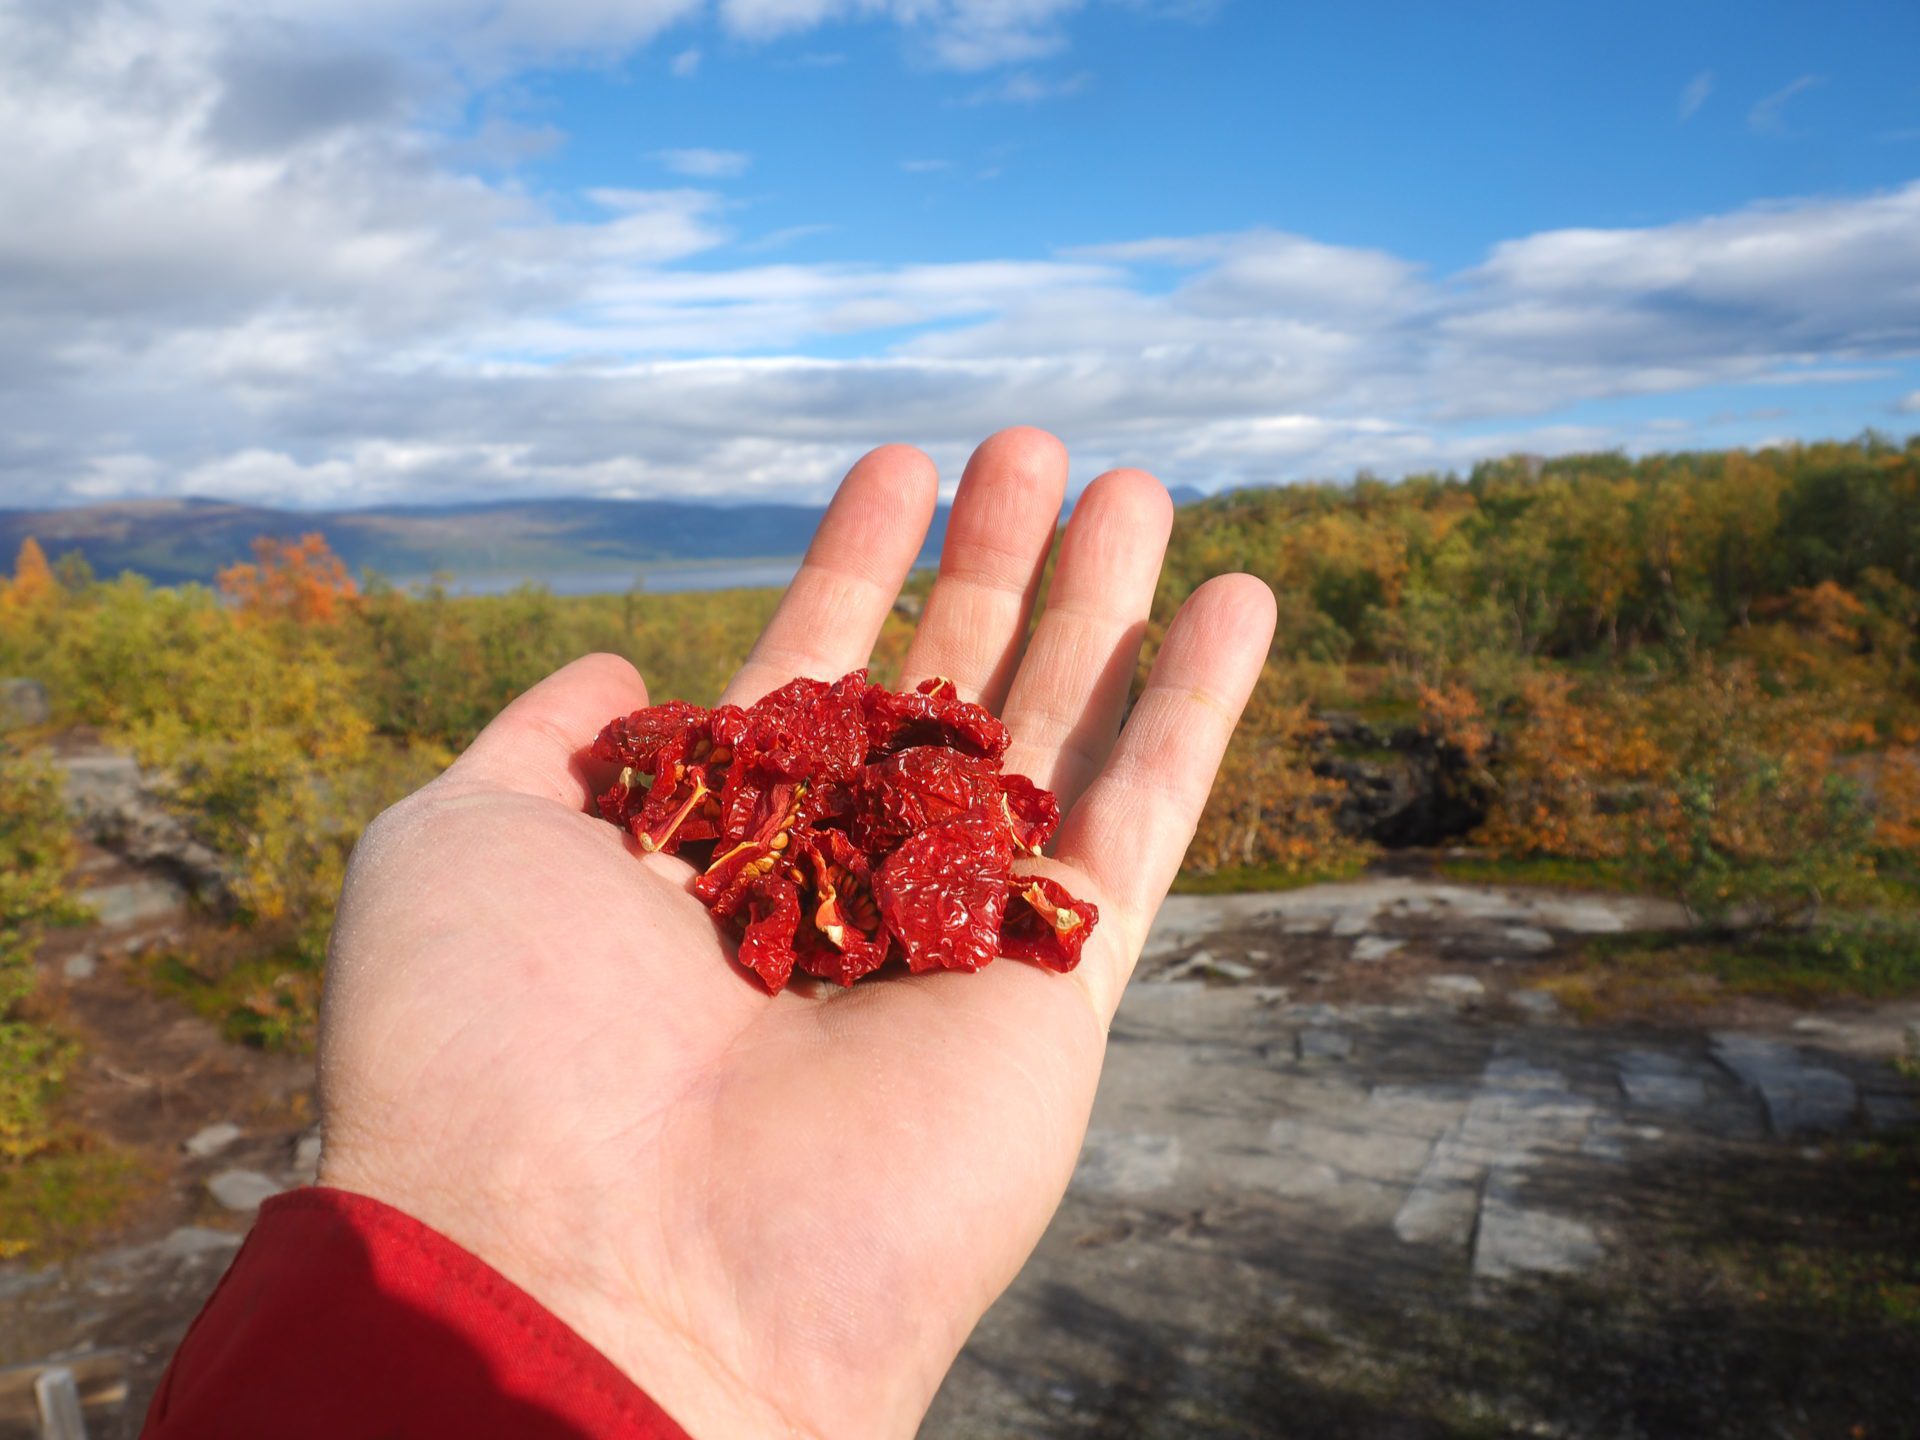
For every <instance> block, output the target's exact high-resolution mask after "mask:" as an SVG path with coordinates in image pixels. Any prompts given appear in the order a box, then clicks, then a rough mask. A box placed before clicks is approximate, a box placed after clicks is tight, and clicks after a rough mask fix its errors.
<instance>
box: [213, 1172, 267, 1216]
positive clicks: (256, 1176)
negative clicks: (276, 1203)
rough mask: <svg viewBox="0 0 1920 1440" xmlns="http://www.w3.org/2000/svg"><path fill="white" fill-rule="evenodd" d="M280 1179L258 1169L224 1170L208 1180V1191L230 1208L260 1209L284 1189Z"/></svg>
mask: <svg viewBox="0 0 1920 1440" xmlns="http://www.w3.org/2000/svg"><path fill="white" fill-rule="evenodd" d="M283 1188H284V1187H282V1185H281V1184H280V1182H279V1181H277V1180H274V1179H271V1178H270V1177H268V1176H265V1175H262V1174H261V1173H260V1172H259V1171H258V1170H222V1171H221V1172H220V1173H219V1174H218V1175H216V1176H214V1177H213V1178H212V1179H211V1180H209V1181H207V1192H208V1193H209V1194H210V1195H212V1196H213V1198H214V1199H215V1200H216V1201H218V1202H219V1203H220V1204H221V1205H223V1206H224V1207H225V1208H227V1209H228V1210H237V1211H240V1212H242V1213H245V1212H248V1211H253V1210H258V1209H259V1208H260V1206H261V1204H262V1203H263V1202H265V1201H268V1200H271V1199H272V1198H273V1197H274V1196H275V1195H278V1194H279V1193H280V1191H281V1190H282V1189H283Z"/></svg>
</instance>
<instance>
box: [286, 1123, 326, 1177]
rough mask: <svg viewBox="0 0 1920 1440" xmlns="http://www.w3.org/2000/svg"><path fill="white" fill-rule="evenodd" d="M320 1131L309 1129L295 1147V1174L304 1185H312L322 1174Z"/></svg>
mask: <svg viewBox="0 0 1920 1440" xmlns="http://www.w3.org/2000/svg"><path fill="white" fill-rule="evenodd" d="M320 1143H321V1142H320V1132H319V1131H318V1130H309V1131H308V1132H307V1133H306V1134H304V1135H302V1136H301V1137H300V1143H299V1144H297V1145H295V1146H294V1147H293V1175H294V1178H295V1179H296V1180H298V1181H299V1182H300V1183H301V1184H302V1185H311V1184H313V1182H314V1181H315V1180H316V1179H318V1178H319V1175H320Z"/></svg>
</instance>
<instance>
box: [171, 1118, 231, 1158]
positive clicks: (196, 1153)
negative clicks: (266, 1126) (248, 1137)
mask: <svg viewBox="0 0 1920 1440" xmlns="http://www.w3.org/2000/svg"><path fill="white" fill-rule="evenodd" d="M241 1133H242V1132H241V1129H240V1127H239V1126H238V1125H235V1124H234V1123H233V1122H232V1121H231V1120H222V1121H221V1122H220V1123H219V1124H217V1125H209V1126H207V1127H206V1128H205V1129H204V1130H198V1131H195V1132H194V1133H193V1135H191V1136H189V1137H188V1139H187V1141H186V1143H185V1146H184V1147H183V1148H184V1149H185V1150H186V1152H187V1153H188V1154H189V1155H191V1156H193V1158H194V1159H196V1160H204V1159H206V1158H207V1157H208V1156H209V1155H218V1154H219V1153H220V1152H221V1151H222V1150H224V1149H226V1148H227V1147H228V1146H229V1145H231V1144H233V1142H234V1141H236V1140H238V1139H239V1138H240V1136H241Z"/></svg>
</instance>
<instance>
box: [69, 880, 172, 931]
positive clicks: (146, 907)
mask: <svg viewBox="0 0 1920 1440" xmlns="http://www.w3.org/2000/svg"><path fill="white" fill-rule="evenodd" d="M79 899H80V903H81V904H82V905H85V906H86V907H87V908H88V909H89V910H91V911H93V912H94V914H95V916H96V917H98V922H99V924H100V926H101V928H103V929H107V930H122V929H125V928H126V927H127V926H129V925H138V924H140V923H141V922H142V921H144V920H158V919H161V918H163V917H165V916H169V915H177V914H179V913H180V911H181V910H182V909H183V908H184V907H185V905H186V903H187V892H186V891H185V890H183V889H181V888H180V886H178V885H177V884H175V883H174V882H173V881H171V880H166V879H162V878H161V877H159V876H150V877H147V878H145V879H141V880H125V881H122V882H120V883H119V884H117V885H96V886H94V887H92V888H91V889H88V890H82V891H81V892H80V896H79Z"/></svg>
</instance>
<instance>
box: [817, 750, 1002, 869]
mask: <svg viewBox="0 0 1920 1440" xmlns="http://www.w3.org/2000/svg"><path fill="white" fill-rule="evenodd" d="M999 809H1000V777H999V776H998V775H997V774H995V773H994V768H993V765H992V762H990V761H986V760H980V759H977V758H975V757H974V756H971V755H963V754H961V753H960V752H959V751H958V750H949V749H947V748H946V747H945V746H944V745H916V746H914V747H913V748H912V749H911V750H902V751H900V752H899V753H897V754H894V755H889V756H888V757H887V758H886V759H884V760H881V761H879V762H877V763H875V764H872V765H868V766H867V767H865V769H863V770H862V771H861V772H860V790H859V801H858V807H857V809H856V810H855V813H854V816H853V819H852V822H851V824H850V825H849V827H848V829H849V833H851V834H852V836H853V839H854V841H855V843H857V844H858V845H859V846H860V847H861V848H862V849H863V850H867V851H869V852H871V853H875V854H882V855H884V854H886V853H887V852H888V851H890V850H892V849H893V848H894V847H895V846H896V845H898V844H900V842H901V841H903V840H905V839H906V838H907V837H908V836H909V835H912V834H914V833H915V832H916V831H919V830H924V829H926V828H927V827H928V826H929V825H938V824H941V823H943V822H944V821H947V820H952V819H955V818H957V817H959V816H962V815H967V814H973V813H978V814H980V815H981V816H982V817H987V816H992V815H995V814H997V813H998V812H999Z"/></svg>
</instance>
